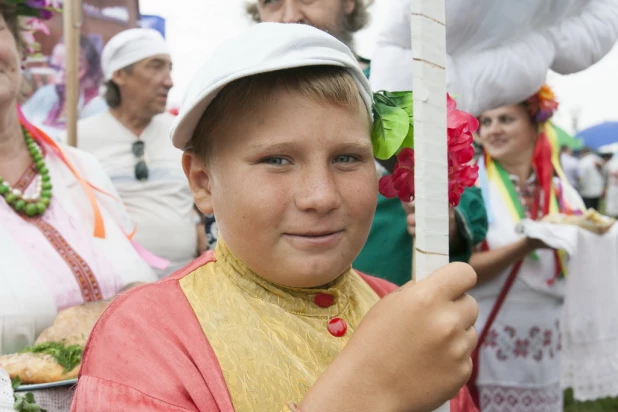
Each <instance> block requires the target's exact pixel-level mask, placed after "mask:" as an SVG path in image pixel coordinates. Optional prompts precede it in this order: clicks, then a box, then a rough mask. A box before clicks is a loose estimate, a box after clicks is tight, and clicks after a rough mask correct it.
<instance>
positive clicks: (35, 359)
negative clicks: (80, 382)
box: [0, 342, 83, 392]
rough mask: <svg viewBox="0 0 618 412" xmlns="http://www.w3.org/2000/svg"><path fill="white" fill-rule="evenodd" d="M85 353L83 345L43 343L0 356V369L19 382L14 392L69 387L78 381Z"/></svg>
mask: <svg viewBox="0 0 618 412" xmlns="http://www.w3.org/2000/svg"><path fill="white" fill-rule="evenodd" d="M82 352H83V346H82V345H78V344H65V343H61V342H43V343H39V344H36V345H34V346H29V347H27V348H24V349H23V350H22V351H21V352H18V353H12V354H8V355H2V356H0V368H2V369H4V370H5V371H7V372H8V374H9V376H10V377H11V380H13V381H14V382H18V385H14V386H16V388H15V392H26V391H33V390H39V389H47V388H55V387H61V386H70V385H74V384H75V383H76V382H77V374H78V373H79V367H80V365H81V360H82Z"/></svg>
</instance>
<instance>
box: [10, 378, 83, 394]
mask: <svg viewBox="0 0 618 412" xmlns="http://www.w3.org/2000/svg"><path fill="white" fill-rule="evenodd" d="M76 384H77V378H75V379H67V380H64V381H59V382H50V383H37V384H31V385H24V384H22V385H18V386H17V387H16V388H15V389H13V390H14V391H15V392H32V391H38V390H41V389H52V388H62V387H67V386H74V385H76Z"/></svg>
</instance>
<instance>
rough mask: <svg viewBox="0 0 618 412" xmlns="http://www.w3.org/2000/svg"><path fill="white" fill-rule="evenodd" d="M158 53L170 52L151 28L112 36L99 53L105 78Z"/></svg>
mask: <svg viewBox="0 0 618 412" xmlns="http://www.w3.org/2000/svg"><path fill="white" fill-rule="evenodd" d="M158 54H170V51H169V48H168V47H167V43H166V42H165V39H164V38H163V36H161V33H159V32H158V31H156V30H153V29H129V30H125V31H122V32H120V33H118V34H117V35H115V36H114V37H112V38H111V39H110V40H109V42H107V44H106V45H105V47H104V48H103V53H101V68H102V69H103V76H104V77H105V80H106V81H107V80H110V79H111V78H112V76H113V74H114V72H116V71H118V70H120V69H124V68H125V67H127V66H130V65H132V64H133V63H137V62H138V61H140V60H144V59H146V58H148V57H152V56H156V55H158Z"/></svg>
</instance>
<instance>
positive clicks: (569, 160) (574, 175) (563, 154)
mask: <svg viewBox="0 0 618 412" xmlns="http://www.w3.org/2000/svg"><path fill="white" fill-rule="evenodd" d="M560 163H562V170H564V174H565V175H566V178H567V180H568V181H569V183H570V184H571V186H573V187H574V188H577V187H578V186H579V159H578V158H577V157H575V156H573V149H571V148H570V147H569V146H562V149H561V150H560Z"/></svg>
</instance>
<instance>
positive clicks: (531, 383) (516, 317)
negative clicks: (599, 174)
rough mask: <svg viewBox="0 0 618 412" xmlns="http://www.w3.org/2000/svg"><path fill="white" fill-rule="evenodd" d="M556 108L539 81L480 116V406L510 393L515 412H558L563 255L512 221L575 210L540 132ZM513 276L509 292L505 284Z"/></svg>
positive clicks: (576, 202) (494, 406)
mask: <svg viewBox="0 0 618 412" xmlns="http://www.w3.org/2000/svg"><path fill="white" fill-rule="evenodd" d="M556 108H557V103H556V102H555V101H554V99H553V93H552V92H551V90H549V89H548V88H547V87H546V86H544V87H543V89H541V91H540V92H539V93H537V94H536V95H534V96H532V97H531V98H530V99H528V100H527V101H526V102H524V103H522V104H515V105H511V106H505V107H500V108H497V109H494V110H489V111H486V112H484V113H483V114H482V115H481V116H480V118H479V119H480V139H481V142H482V144H483V147H484V150H485V153H484V157H483V158H482V159H481V162H480V163H481V164H480V170H481V173H480V175H481V176H480V179H479V180H480V182H481V186H482V190H483V197H484V200H485V204H486V207H487V211H488V216H489V230H488V233H487V239H486V241H485V242H484V244H483V246H482V247H481V248H480V250H478V251H477V252H476V253H474V254H473V255H472V258H471V259H470V264H471V265H472V266H473V267H474V269H475V270H476V271H477V274H478V284H477V286H476V287H475V288H474V289H473V290H472V292H471V295H472V296H473V297H475V298H476V299H477V300H478V302H479V307H480V314H479V318H478V321H477V324H476V327H477V329H478V330H479V333H480V338H481V339H482V340H483V341H482V342H479V348H480V349H479V355H478V364H477V367H478V375H477V376H476V386H477V388H478V395H479V399H480V406H481V410H482V411H483V412H486V411H504V410H506V409H505V408H506V404H505V402H507V399H508V408H509V409H508V410H511V411H528V412H535V411H539V412H540V411H561V410H562V395H561V388H560V347H561V344H560V325H559V320H560V312H561V307H562V303H563V289H564V284H563V283H564V281H563V280H562V264H563V262H562V260H561V256H560V255H559V253H558V252H557V251H554V250H551V249H548V248H547V247H546V245H544V244H543V243H541V242H540V241H538V240H533V239H529V238H522V237H521V236H520V235H518V234H517V233H516V229H515V228H516V224H517V222H518V221H519V220H520V219H523V218H528V219H533V220H537V219H541V218H542V217H544V216H545V215H547V214H549V213H556V212H566V213H569V212H573V211H574V210H581V207H582V200H581V198H580V197H579V195H577V193H576V192H575V190H574V189H573V188H572V187H571V186H570V185H569V183H568V181H566V179H562V178H558V177H557V176H564V174H563V173H562V171H561V170H560V169H559V168H560V166H559V162H558V160H557V159H558V157H557V152H555V151H556V149H557V147H556V145H552V144H550V141H549V139H548V136H547V135H546V133H545V132H544V126H545V122H546V121H547V120H548V119H549V117H551V115H552V114H553V111H554V110H555V109H556ZM554 152H555V153H554ZM552 155H553V161H552ZM509 280H510V281H513V283H512V286H511V287H510V290H509V289H508V286H505V285H509V283H510V282H509ZM501 292H504V293H505V294H506V295H505V296H501V295H503V293H501ZM494 316H495V319H493V322H492V320H491V318H493V317H494ZM488 319H490V320H489V321H488Z"/></svg>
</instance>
